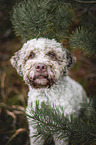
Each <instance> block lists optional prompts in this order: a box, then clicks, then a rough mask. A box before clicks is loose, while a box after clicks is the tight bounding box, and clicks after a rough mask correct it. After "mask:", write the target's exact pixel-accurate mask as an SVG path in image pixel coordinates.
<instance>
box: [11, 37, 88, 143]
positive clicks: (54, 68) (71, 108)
mask: <svg viewBox="0 0 96 145" xmlns="http://www.w3.org/2000/svg"><path fill="white" fill-rule="evenodd" d="M73 62H74V57H72V56H71V54H70V53H69V52H68V51H67V50H66V49H65V48H63V47H62V45H61V44H60V43H58V42H56V41H55V40H54V39H52V40H50V39H46V38H38V39H32V40H29V41H27V43H25V44H24V45H23V47H22V48H21V50H19V51H18V52H16V53H15V55H14V56H13V57H12V58H11V63H12V65H13V66H14V67H15V68H16V70H17V72H18V74H19V75H20V76H23V79H24V81H25V82H26V84H28V86H29V93H28V97H29V98H28V106H27V110H28V109H29V108H30V103H31V102H33V106H34V107H35V102H36V100H39V102H42V101H45V102H46V103H47V102H50V104H51V105H53V104H55V105H56V106H63V108H64V111H65V112H64V113H65V114H70V113H72V112H76V111H77V110H78V109H79V107H80V105H79V104H80V103H82V102H83V101H84V100H85V99H84V98H85V96H86V94H85V91H84V90H83V88H82V87H81V85H80V84H78V83H77V82H75V81H74V80H72V79H71V78H70V77H69V76H66V73H67V72H68V70H69V68H70V66H71V65H72V64H73ZM28 121H29V128H30V136H32V135H34V131H36V130H34V129H33V127H32V125H31V121H30V119H28ZM53 138H54V142H55V145H66V144H67V143H65V142H64V140H61V141H60V140H57V139H56V138H55V135H54V136H53ZM43 144H44V140H37V141H36V142H34V138H31V145H43Z"/></svg>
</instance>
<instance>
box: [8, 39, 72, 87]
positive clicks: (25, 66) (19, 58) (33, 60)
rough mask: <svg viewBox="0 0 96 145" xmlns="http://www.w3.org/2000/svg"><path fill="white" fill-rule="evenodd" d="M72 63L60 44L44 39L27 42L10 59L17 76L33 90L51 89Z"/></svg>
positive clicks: (70, 56)
mask: <svg viewBox="0 0 96 145" xmlns="http://www.w3.org/2000/svg"><path fill="white" fill-rule="evenodd" d="M73 62H74V57H73V56H72V55H71V54H70V53H69V52H68V51H67V50H66V49H65V48H63V47H62V45H61V43H58V42H56V41H55V40H54V39H52V40H50V39H46V38H38V39H32V40H29V41H27V43H25V44H24V45H23V47H22V48H21V49H20V50H19V51H18V52H16V53H15V55H14V56H13V57H12V58H11V63H12V65H13V66H14V67H15V68H16V70H17V72H18V74H19V75H20V76H23V79H24V80H25V82H26V83H27V84H29V85H31V86H32V87H34V88H44V87H51V86H52V85H53V84H54V83H55V82H57V81H58V80H59V78H60V77H61V76H62V75H64V74H66V73H67V72H68V70H69V68H70V67H71V66H72V64H73Z"/></svg>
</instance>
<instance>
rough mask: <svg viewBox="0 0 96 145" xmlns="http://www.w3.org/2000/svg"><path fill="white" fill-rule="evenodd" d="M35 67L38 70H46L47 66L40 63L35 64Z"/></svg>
mask: <svg viewBox="0 0 96 145" xmlns="http://www.w3.org/2000/svg"><path fill="white" fill-rule="evenodd" d="M35 69H36V71H37V72H45V71H46V69H47V66H46V65H45V64H42V63H40V64H37V65H36V66H35Z"/></svg>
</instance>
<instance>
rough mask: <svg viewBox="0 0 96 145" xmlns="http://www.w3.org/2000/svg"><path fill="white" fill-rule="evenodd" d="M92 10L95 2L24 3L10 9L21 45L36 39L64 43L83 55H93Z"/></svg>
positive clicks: (94, 21)
mask: <svg viewBox="0 0 96 145" xmlns="http://www.w3.org/2000/svg"><path fill="white" fill-rule="evenodd" d="M95 7H96V4H95V2H94V1H93V3H92V2H91V1H84V2H83V1H78V0H76V2H74V0H72V1H70V0H36V1H34V0H24V1H22V2H20V3H18V4H16V6H15V7H14V8H13V12H12V19H11V20H12V23H13V27H14V30H15V32H16V34H17V36H21V37H22V39H23V42H24V41H27V40H29V39H32V38H37V37H45V38H50V39H52V38H55V39H56V40H57V41H60V42H64V41H65V40H67V43H68V44H70V45H68V47H70V48H75V49H77V48H80V49H81V50H83V52H84V54H85V55H88V56H94V54H95V52H96V48H95V45H96V41H95V40H96V39H95V37H96V29H95V26H96V15H95ZM78 20H79V21H78ZM80 27H81V28H80ZM73 28H74V30H75V31H73V33H72V30H73ZM70 34H71V35H70Z"/></svg>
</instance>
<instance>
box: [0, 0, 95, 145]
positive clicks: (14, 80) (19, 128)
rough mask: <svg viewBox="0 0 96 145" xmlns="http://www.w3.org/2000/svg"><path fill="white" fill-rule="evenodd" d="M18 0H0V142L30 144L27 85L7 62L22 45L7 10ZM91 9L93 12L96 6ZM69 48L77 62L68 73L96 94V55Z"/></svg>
mask: <svg viewBox="0 0 96 145" xmlns="http://www.w3.org/2000/svg"><path fill="white" fill-rule="evenodd" d="M17 1H20V0H0V145H19V144H20V145H28V144H29V138H28V125H27V121H26V117H25V115H24V111H25V108H26V105H27V92H28V88H27V85H25V83H24V82H23V80H22V78H21V77H19V75H18V74H17V73H16V70H15V69H14V68H13V67H12V66H11V64H10V58H11V56H12V55H13V54H14V52H16V51H17V50H19V49H20V48H21V46H22V42H21V39H20V37H16V36H15V34H14V32H13V29H12V24H11V21H10V12H11V11H12V7H13V5H14V4H15V2H17ZM83 11H84V9H83ZM92 11H93V14H96V9H92ZM81 14H82V11H81V9H79V10H78V13H77V15H78V19H76V23H75V24H74V25H78V23H79V18H80V15H81ZM74 25H73V29H74ZM64 46H65V47H67V44H66V43H64ZM72 52H73V53H74V55H75V56H76V58H77V62H76V64H75V65H74V66H73V67H72V69H71V70H70V72H69V75H70V76H71V77H72V78H73V79H75V80H76V81H78V82H79V83H80V84H82V86H83V87H84V89H85V90H86V92H87V95H88V96H91V97H93V96H95V98H96V57H88V56H84V55H83V54H82V52H81V51H80V50H79V49H76V50H72Z"/></svg>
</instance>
